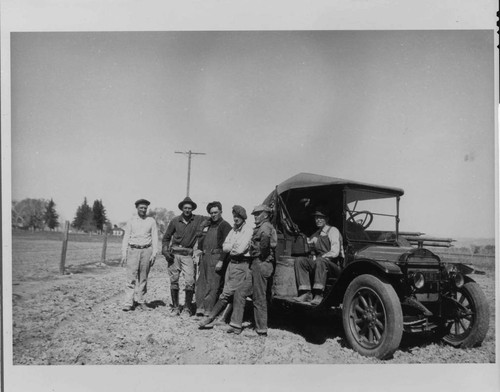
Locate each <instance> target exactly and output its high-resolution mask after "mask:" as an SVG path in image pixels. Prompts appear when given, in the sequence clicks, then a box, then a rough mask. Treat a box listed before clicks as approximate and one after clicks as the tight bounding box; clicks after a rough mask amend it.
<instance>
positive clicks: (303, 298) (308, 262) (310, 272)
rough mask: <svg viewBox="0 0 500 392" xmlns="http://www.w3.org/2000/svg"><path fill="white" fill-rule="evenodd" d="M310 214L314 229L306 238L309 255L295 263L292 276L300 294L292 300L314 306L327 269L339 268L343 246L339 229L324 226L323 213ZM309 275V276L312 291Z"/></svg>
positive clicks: (319, 300)
mask: <svg viewBox="0 0 500 392" xmlns="http://www.w3.org/2000/svg"><path fill="white" fill-rule="evenodd" d="M313 216H314V220H315V222H316V227H317V228H318V230H317V231H316V232H315V233H314V234H313V235H312V236H311V238H309V239H308V240H307V242H308V244H309V247H310V248H311V251H312V255H311V256H310V257H302V258H299V259H298V260H297V262H296V263H295V277H296V279H297V284H298V290H299V294H300V295H299V296H298V297H295V300H296V301H297V302H308V303H310V304H311V305H313V306H317V305H319V304H320V303H321V302H322V301H323V291H324V290H325V286H326V279H327V273H328V271H331V272H333V273H339V271H340V265H341V264H342V260H343V259H344V249H343V246H342V236H341V234H340V232H339V231H338V230H337V228H335V227H333V226H330V225H328V223H327V216H326V214H325V213H324V212H323V211H321V210H317V211H316V212H315V213H314V214H313ZM311 276H313V282H312V290H311ZM313 294H314V297H313Z"/></svg>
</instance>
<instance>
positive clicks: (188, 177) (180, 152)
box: [175, 150, 207, 196]
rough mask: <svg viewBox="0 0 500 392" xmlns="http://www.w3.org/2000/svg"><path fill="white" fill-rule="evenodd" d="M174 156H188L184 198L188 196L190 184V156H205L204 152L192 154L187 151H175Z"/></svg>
mask: <svg viewBox="0 0 500 392" xmlns="http://www.w3.org/2000/svg"><path fill="white" fill-rule="evenodd" d="M175 153H176V154H184V155H187V156H188V175H187V190H186V196H189V184H190V182H191V156H192V155H207V154H205V153H204V152H193V151H191V150H189V151H188V152H183V151H175Z"/></svg>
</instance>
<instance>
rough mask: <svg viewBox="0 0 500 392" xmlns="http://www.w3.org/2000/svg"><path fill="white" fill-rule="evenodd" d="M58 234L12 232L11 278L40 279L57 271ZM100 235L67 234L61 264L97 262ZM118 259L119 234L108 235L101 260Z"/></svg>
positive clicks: (69, 267) (100, 250)
mask: <svg viewBox="0 0 500 392" xmlns="http://www.w3.org/2000/svg"><path fill="white" fill-rule="evenodd" d="M62 238H63V237H62V233H57V232H13V233H12V279H13V280H14V281H15V280H29V279H44V278H47V277H50V276H54V275H58V274H59V263H60V260H61V252H62V247H63V245H62V242H63V241H62ZM103 244H104V236H103V235H92V236H89V235H88V234H75V233H72V234H70V235H69V238H68V244H67V251H66V262H65V267H66V269H67V270H68V271H71V270H72V269H75V268H79V267H84V266H88V265H92V264H97V263H100V262H101V258H102V253H103ZM120 259H121V237H113V236H108V238H107V244H106V254H105V260H106V263H107V264H114V265H116V264H118V262H119V261H120Z"/></svg>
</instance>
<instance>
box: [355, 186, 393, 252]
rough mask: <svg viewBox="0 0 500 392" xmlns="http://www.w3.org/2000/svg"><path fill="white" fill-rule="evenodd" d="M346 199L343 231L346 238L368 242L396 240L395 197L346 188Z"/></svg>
mask: <svg viewBox="0 0 500 392" xmlns="http://www.w3.org/2000/svg"><path fill="white" fill-rule="evenodd" d="M349 192H350V193H349ZM346 200H347V205H346V210H345V217H346V221H345V233H346V236H347V238H348V239H350V240H353V241H369V242H393V241H395V240H396V222H397V215H398V214H397V208H398V207H397V199H396V197H393V196H391V195H387V194H381V193H376V192H368V191H363V192H360V191H359V190H358V191H354V192H353V191H349V190H347V193H346Z"/></svg>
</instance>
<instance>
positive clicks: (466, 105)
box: [11, 30, 495, 238]
mask: <svg viewBox="0 0 500 392" xmlns="http://www.w3.org/2000/svg"><path fill="white" fill-rule="evenodd" d="M492 49H493V33H492V32H491V31H480V30H476V31H437V30H434V31H432V30H431V31H289V32H288V31H281V32H276V31H275V32H273V31H266V32H263V31H253V32H251V31H247V32H231V31H226V32H214V31H212V32H206V31H201V32H115V33H113V32H95V33H83V32H74V33H36V32H33V33H14V34H13V35H12V37H11V64H12V70H11V88H12V136H11V137H12V139H11V141H12V198H13V199H14V200H21V199H23V198H26V197H30V198H45V199H50V198H53V199H54V201H55V203H56V209H57V211H58V212H59V213H60V214H61V216H62V219H67V220H72V219H73V217H74V214H75V212H76V209H77V207H78V205H80V204H81V203H82V201H83V198H84V197H87V199H88V201H89V204H92V203H93V201H94V200H95V199H101V200H102V202H103V204H104V206H105V207H106V209H107V213H108V218H109V219H110V220H111V221H112V223H119V222H122V221H125V220H127V219H128V218H129V217H130V215H131V214H132V213H133V212H134V205H133V203H134V201H135V200H136V199H138V198H143V197H144V198H147V199H149V200H150V201H151V203H152V205H151V207H165V208H168V209H170V210H173V211H174V212H176V213H178V212H179V210H178V209H177V204H178V203H179V201H180V200H182V199H183V198H184V197H185V196H186V181H187V166H188V160H187V156H184V155H180V154H175V151H188V150H192V151H193V152H203V153H206V155H196V156H194V157H193V160H192V173H191V191H190V196H191V197H192V198H193V199H194V201H196V202H197V203H198V205H199V208H198V211H199V212H200V213H203V214H204V213H205V206H206V204H207V203H208V202H210V201H212V200H220V201H221V202H222V204H223V207H224V211H225V217H226V218H227V219H228V220H231V214H230V209H231V206H232V205H233V204H241V205H243V206H244V207H245V208H247V209H252V208H253V206H255V205H256V204H260V203H261V202H262V200H263V199H264V198H265V196H266V195H267V194H268V193H269V192H270V191H272V190H273V189H274V187H275V186H276V185H277V184H278V183H279V182H281V181H283V180H285V179H286V178H288V177H290V176H292V175H294V174H296V173H299V172H312V173H317V174H324V175H330V176H334V177H341V178H347V179H352V180H356V181H363V182H368V183H374V184H381V185H388V186H395V187H400V188H403V189H404V190H405V196H404V197H403V199H402V204H401V219H402V221H401V229H402V230H418V231H421V232H425V233H427V234H430V235H440V236H452V237H453V236H454V237H491V238H492V237H493V236H494V216H495V215H494V195H495V194H494V192H495V188H494V162H495V159H494V157H495V148H494V140H495V139H494V83H493V72H494V63H493V50H492Z"/></svg>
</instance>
